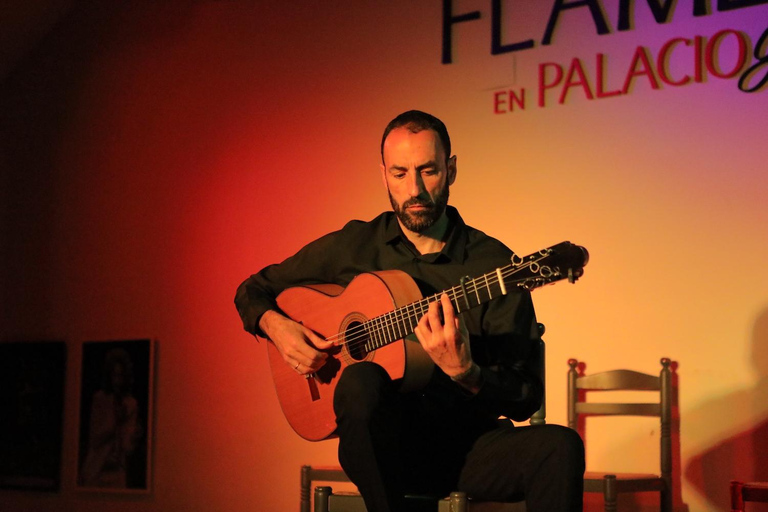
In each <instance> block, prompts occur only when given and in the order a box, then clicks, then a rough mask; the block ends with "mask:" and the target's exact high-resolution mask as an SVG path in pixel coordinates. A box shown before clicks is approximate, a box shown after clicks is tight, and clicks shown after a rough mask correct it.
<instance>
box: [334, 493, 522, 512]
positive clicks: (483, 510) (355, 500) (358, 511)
mask: <svg viewBox="0 0 768 512" xmlns="http://www.w3.org/2000/svg"><path fill="white" fill-rule="evenodd" d="M327 498H328V507H327V509H328V510H332V511H333V512H366V508H365V503H364V502H363V499H362V497H361V496H360V495H359V494H357V493H354V492H340V493H335V492H334V493H331V494H329V495H328V497H327ZM407 499H410V500H419V501H423V502H424V503H425V504H429V503H435V498H431V499H430V498H424V497H420V496H419V497H414V496H408V497H407ZM432 507H434V505H432V506H431V507H430V510H434V509H433V508H432ZM322 510H326V509H325V507H322ZM467 511H469V512H525V502H522V501H521V502H518V503H498V502H475V503H472V502H471V501H470V502H469V504H467V502H466V501H464V500H457V499H456V498H455V497H454V496H451V497H449V498H444V499H440V500H437V512H467Z"/></svg>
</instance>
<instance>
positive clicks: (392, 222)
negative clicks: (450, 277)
mask: <svg viewBox="0 0 768 512" xmlns="http://www.w3.org/2000/svg"><path fill="white" fill-rule="evenodd" d="M445 211H446V213H447V215H448V222H449V224H448V240H446V243H445V247H443V250H442V251H440V252H439V253H433V254H425V255H423V256H420V257H421V258H423V259H424V260H425V261H429V262H431V263H436V262H438V261H440V260H442V259H447V260H448V261H455V262H457V263H460V264H461V263H464V260H465V258H466V254H465V249H466V247H467V225H466V224H465V223H464V219H462V218H461V215H459V211H458V210H457V209H456V208H454V207H453V206H446V209H445ZM387 213H388V214H387V215H386V216H385V222H384V224H383V226H382V229H383V233H382V235H383V240H384V243H386V244H390V245H395V244H397V243H404V244H406V245H408V246H409V247H410V246H411V244H410V242H409V241H408V239H407V238H406V237H405V235H404V234H403V232H402V230H401V229H400V223H398V222H397V216H396V215H395V214H394V212H387Z"/></svg>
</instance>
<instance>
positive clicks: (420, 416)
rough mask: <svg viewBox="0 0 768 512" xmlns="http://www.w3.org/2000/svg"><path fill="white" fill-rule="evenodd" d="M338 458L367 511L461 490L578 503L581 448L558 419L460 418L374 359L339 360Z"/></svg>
mask: <svg viewBox="0 0 768 512" xmlns="http://www.w3.org/2000/svg"><path fill="white" fill-rule="evenodd" d="M334 409H335V413H336V418H337V424H338V428H337V434H338V436H339V462H340V463H341V465H342V467H343V468H344V471H345V472H346V473H347V475H348V476H349V477H350V479H351V480H352V481H353V482H354V483H355V485H357V487H358V489H359V490H360V493H361V494H362V496H363V499H364V500H365V504H366V508H367V509H368V512H403V511H407V510H408V506H410V505H408V504H407V503H406V502H405V500H404V496H405V495H406V494H416V493H418V494H427V495H433V496H435V497H444V496H446V495H448V493H450V492H451V491H456V490H460V491H465V492H467V493H468V494H469V496H471V497H472V498H474V499H477V500H481V501H510V500H513V499H525V501H526V507H527V510H528V511H529V512H572V511H573V512H579V511H581V510H582V493H583V475H584V446H583V443H582V441H581V438H580V437H579V435H578V434H577V433H576V432H574V431H573V430H571V429H568V428H566V427H562V426H559V425H541V426H525V427H514V426H513V425H512V424H511V422H499V423H494V424H493V425H490V424H488V423H487V422H483V424H480V425H478V423H477V421H475V420H471V419H467V418H466V417H465V416H464V415H459V414H456V413H455V410H453V409H452V408H451V406H448V405H447V404H444V403H441V402H440V401H439V400H434V399H431V398H430V397H428V396H427V395H425V394H422V393H408V394H406V393H401V392H399V391H398V390H397V388H396V385H395V384H394V383H393V382H392V381H391V379H390V378H389V376H388V375H387V373H386V371H384V369H383V368H381V367H380V366H379V365H377V364H374V363H367V362H363V363H358V364H354V365H351V366H349V367H347V368H346V369H345V370H344V373H343V374H342V375H341V377H340V378H339V382H338V384H337V387H336V394H335V396H334Z"/></svg>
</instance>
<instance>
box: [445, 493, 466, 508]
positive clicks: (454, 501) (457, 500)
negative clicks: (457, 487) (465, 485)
mask: <svg viewBox="0 0 768 512" xmlns="http://www.w3.org/2000/svg"><path fill="white" fill-rule="evenodd" d="M449 501H450V511H451V512H468V510H469V506H468V504H467V493H465V492H458V491H457V492H452V493H451V496H450V498H449Z"/></svg>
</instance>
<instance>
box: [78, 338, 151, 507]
mask: <svg viewBox="0 0 768 512" xmlns="http://www.w3.org/2000/svg"><path fill="white" fill-rule="evenodd" d="M154 352H155V343H154V342H153V340H150V339H137V340H118V341H91V342H85V343H83V359H82V379H81V387H80V430H79V444H78V467H77V487H78V489H81V490H86V489H87V490H98V491H116V492H139V493H141V492H149V491H150V487H151V485H150V483H151V465H152V464H151V461H152V432H153V430H152V417H153V404H152V402H153V395H154V390H153V383H154Z"/></svg>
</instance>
